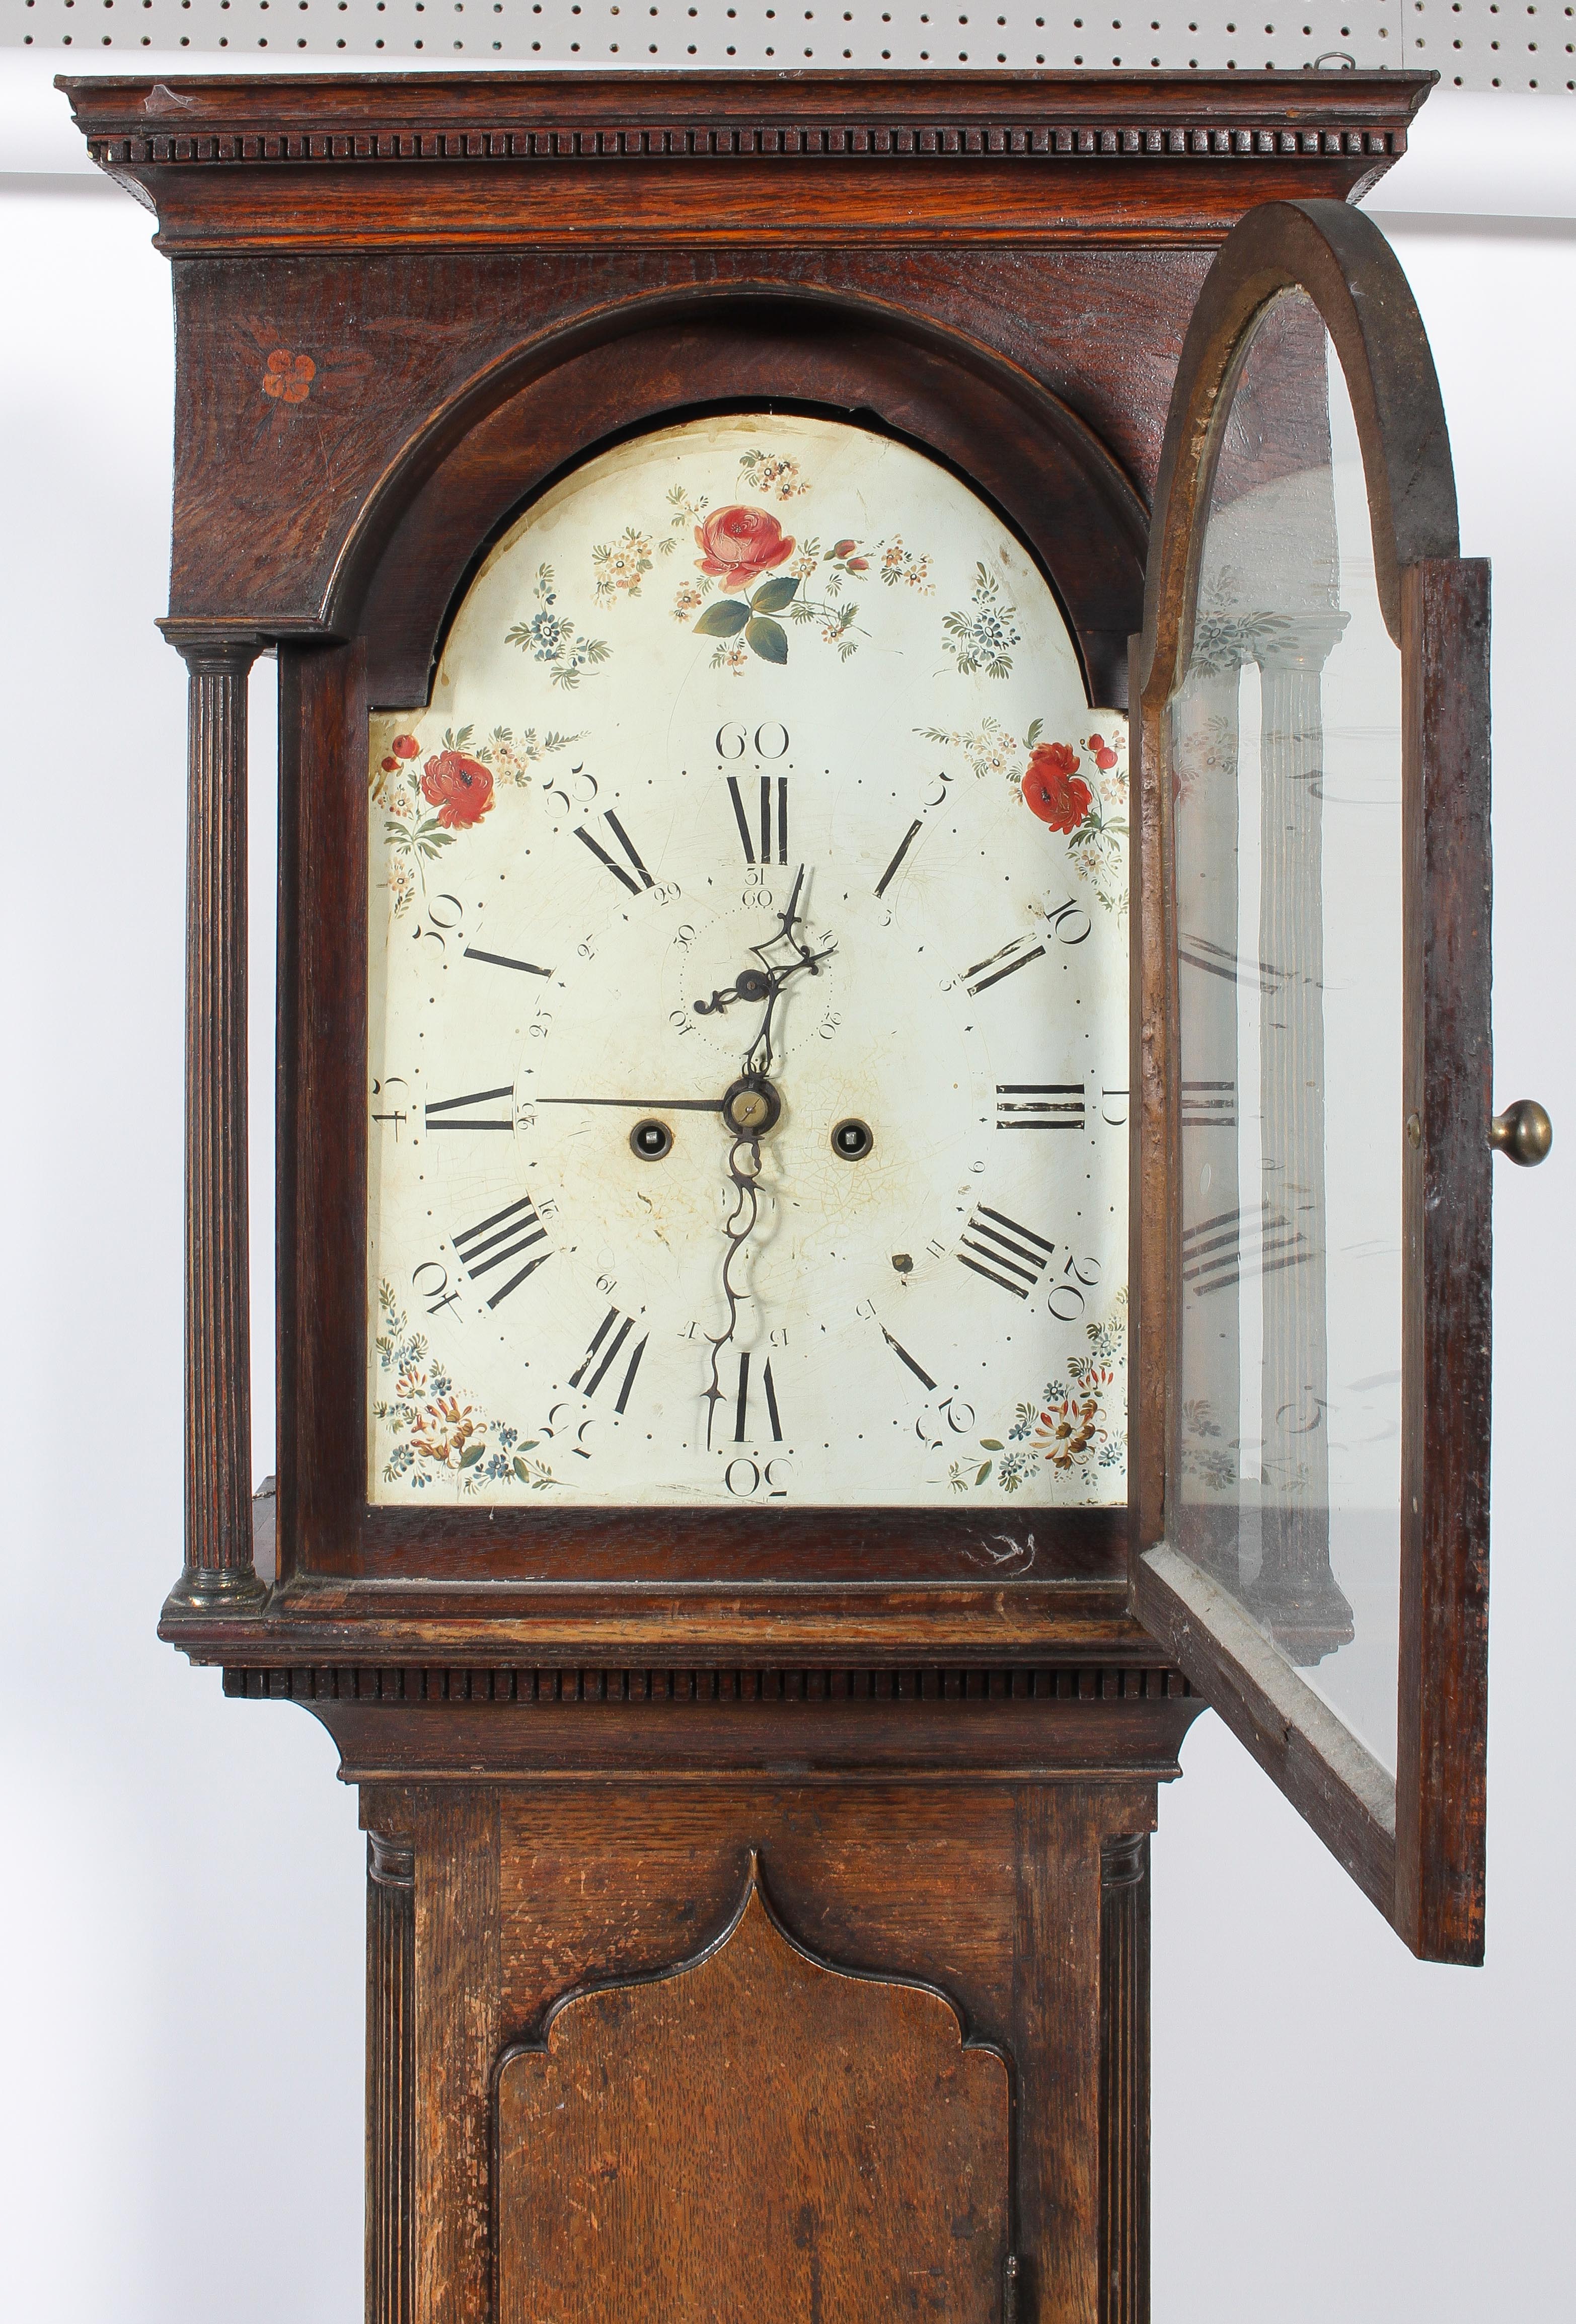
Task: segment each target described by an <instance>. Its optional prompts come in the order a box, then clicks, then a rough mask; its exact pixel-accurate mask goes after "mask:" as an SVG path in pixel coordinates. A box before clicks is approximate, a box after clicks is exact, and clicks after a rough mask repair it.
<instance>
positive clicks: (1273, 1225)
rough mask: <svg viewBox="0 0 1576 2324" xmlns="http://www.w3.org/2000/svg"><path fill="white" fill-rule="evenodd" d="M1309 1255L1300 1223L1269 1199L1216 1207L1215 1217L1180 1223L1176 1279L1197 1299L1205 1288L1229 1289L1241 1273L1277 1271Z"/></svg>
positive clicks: (1308, 1245) (1300, 1264)
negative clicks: (1242, 1207) (1189, 1287)
mask: <svg viewBox="0 0 1576 2324" xmlns="http://www.w3.org/2000/svg"><path fill="white" fill-rule="evenodd" d="M1312 1257H1313V1246H1312V1244H1311V1243H1310V1242H1309V1241H1308V1239H1307V1237H1306V1236H1305V1235H1304V1233H1303V1232H1302V1231H1301V1229H1300V1228H1297V1227H1294V1226H1293V1225H1292V1223H1291V1222H1290V1220H1289V1219H1286V1218H1285V1217H1283V1216H1282V1214H1281V1213H1280V1212H1279V1211H1277V1210H1276V1209H1275V1208H1274V1207H1273V1206H1272V1205H1271V1204H1270V1203H1258V1205H1257V1206H1256V1207H1254V1208H1253V1209H1251V1210H1246V1211H1222V1212H1221V1213H1220V1215H1219V1217H1218V1218H1212V1219H1201V1220H1200V1221H1199V1223H1198V1224H1197V1226H1195V1227H1185V1228H1184V1230H1183V1236H1182V1279H1183V1281H1184V1283H1191V1284H1192V1286H1193V1288H1194V1296H1195V1297H1197V1298H1200V1299H1202V1298H1203V1296H1205V1294H1206V1293H1208V1292H1211V1291H1230V1290H1231V1289H1233V1288H1234V1287H1235V1286H1237V1285H1238V1284H1240V1282H1241V1281H1242V1279H1243V1277H1245V1276H1246V1277H1249V1278H1251V1277H1254V1276H1256V1275H1278V1274H1279V1273H1280V1272H1281V1270H1282V1269H1283V1268H1287V1267H1301V1266H1302V1264H1303V1262H1304V1259H1312Z"/></svg>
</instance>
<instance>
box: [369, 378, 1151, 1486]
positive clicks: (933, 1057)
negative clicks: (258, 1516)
mask: <svg viewBox="0 0 1576 2324" xmlns="http://www.w3.org/2000/svg"><path fill="white" fill-rule="evenodd" d="M371 742H372V785H373V818H372V851H373V853H372V886H371V914H370V969H371V976H370V990H371V1022H370V1028H369V1036H370V1037H369V1066H370V1073H371V1076H372V1095H371V1104H370V1108H369V1111H370V1116H371V1119H370V1123H369V1164H368V1180H369V1184H368V1194H369V1205H368V1207H369V1240H370V1252H369V1284H370V1286H371V1293H372V1299H373V1310H372V1313H371V1314H369V1323H368V1336H369V1412H370V1422H369V1444H368V1489H369V1494H370V1496H371V1498H372V1499H373V1500H374V1501H376V1502H380V1503H383V1504H394V1505H400V1504H410V1503H411V1502H412V1501H415V1500H422V1499H424V1500H426V1501H428V1502H431V1501H433V1500H438V1501H452V1500H454V1499H460V1498H464V1499H482V1500H495V1501H497V1502H499V1503H507V1504H521V1503H530V1502H533V1501H549V1500H551V1501H560V1502H562V1501H570V1502H576V1503H580V1504H586V1503H591V1504H602V1505H606V1506H629V1505H635V1504H651V1503H658V1502H660V1503H668V1504H674V1505H685V1504H688V1505H705V1504H708V1503H710V1504H724V1505H725V1504H729V1503H739V1502H746V1503H749V1504H751V1506H753V1507H755V1508H759V1509H760V1510H761V1511H762V1512H763V1513H769V1512H770V1510H772V1509H774V1508H785V1507H788V1506H790V1505H798V1506H807V1505H814V1504H816V1503H834V1504H840V1505H849V1504H865V1505H882V1504H884V1505H888V1506H891V1505H904V1504H908V1505H915V1506H922V1505H930V1506H945V1505H947V1504H954V1505H959V1506H963V1505H966V1504H972V1505H975V1506H978V1505H979V1504H981V1503H1000V1504H1002V1505H1005V1504H1007V1503H1009V1502H1011V1503H1012V1504H1013V1505H1015V1506H1023V1505H1026V1504H1028V1505H1036V1504H1037V1505H1047V1506H1051V1505H1064V1506H1066V1505H1078V1504H1089V1503H1095V1502H1101V1503H1110V1502H1114V1501H1120V1500H1121V1499H1123V1498H1124V1494H1125V1464H1124V1452H1125V1443H1124V1437H1123V1427H1124V1420H1125V1369H1124V1355H1125V1334H1124V1321H1125V1286H1124V1281H1123V1277H1124V1268H1125V1244H1126V1167H1125V1166H1126V1128H1125V1123H1126V1118H1127V1095H1126V1087H1125V1084H1126V1080H1127V1074H1126V1063H1125V1053H1126V1038H1127V1035H1126V989H1127V927H1126V917H1125V912H1126V807H1125V794H1126V737H1125V727H1124V722H1123V721H1122V719H1121V717H1120V714H1115V713H1111V712H1109V711H1106V712H1101V711H1091V710H1090V709H1089V708H1088V706H1087V705H1086V702H1085V699H1084V696H1083V689H1082V685H1081V682H1080V678H1079V671H1078V665H1077V660H1076V657H1075V655H1074V650H1073V647H1072V644H1071V641H1070V640H1069V638H1068V635H1067V632H1066V629H1065V627H1064V622H1063V621H1062V617H1061V615H1060V613H1059V611H1058V609H1057V606H1056V604H1055V598H1054V597H1053V595H1052V594H1051V592H1050V590H1049V588H1048V587H1047V586H1046V582H1045V581H1044V579H1043V577H1042V576H1041V575H1040V573H1039V571H1038V569H1037V567H1036V566H1035V564H1034V562H1033V561H1032V559H1031V558H1029V556H1028V554H1027V553H1026V551H1025V550H1024V549H1022V547H1021V546H1020V545H1019V544H1018V541H1017V540H1016V539H1013V538H1012V536H1011V535H1010V534H1009V532H1008V531H1007V530H1006V529H1005V528H1004V526H1003V525H1002V523H1001V521H1000V518H999V517H997V516H996V515H995V514H994V512H992V511H991V510H990V509H989V508H988V507H986V506H985V505H984V504H983V503H982V502H980V501H979V500H978V499H976V498H975V497H974V496H973V495H972V493H969V492H968V490H967V489H966V488H965V487H964V486H963V484H960V483H959V482H958V481H957V480H956V479H955V478H954V476H953V475H950V473H948V472H947V471H945V470H944V469H942V468H941V467H939V466H936V465H935V464H934V463H932V462H930V461H928V460H926V459H925V458H924V457H922V456H921V455H919V454H918V453H917V452H915V451H913V450H911V449H909V448H908V447H904V446H901V445H899V444H896V443H893V442H891V441H889V440H888V439H886V438H880V437H876V436H872V435H871V434H869V433H867V432H865V431H863V430H861V429H855V428H853V427H850V426H846V425H843V424H842V423H835V422H830V421H825V420H811V419H806V418H787V417H783V416H780V415H777V416H766V415H758V414H751V415H744V416H741V417H736V418H729V419H723V420H704V421H696V422H691V423H687V424H685V425H683V426H681V427H677V428H673V429H666V430H663V431H662V432H660V433H659V434H657V435H653V436H650V437H646V438H641V439H639V440H638V441H635V442H632V443H630V444H626V445H623V446H621V447H618V448H617V449H615V450H614V451H612V452H610V453H606V454H604V455H602V456H600V457H597V458H596V459H594V460H592V461H590V462H588V463H587V464H586V465H585V466H584V467H582V468H581V469H579V470H578V471H576V474H575V475H572V476H571V477H569V478H568V479H567V481H566V482H565V483H563V484H559V485H558V486H557V487H556V488H555V489H554V490H553V491H552V492H551V493H548V495H546V496H545V497H544V498H543V499H542V500H541V501H539V503H537V504H536V505H535V506H534V507H533V508H532V510H531V511H530V513H529V514H528V515H527V516H526V517H525V518H523V519H522V520H521V521H520V522H519V523H518V524H517V525H516V526H515V527H514V528H513V530H512V531H511V532H510V533H509V534H508V535H507V537H506V538H505V539H503V540H502V542H501V543H500V544H499V546H498V547H497V548H496V549H494V550H493V553H492V555H491V556H490V557H489V558H488V560H487V562H486V563H485V565H484V567H483V569H482V571H481V573H480V575H479V576H478V577H477V579H476V581H475V584H474V585H473V586H472V588H471V590H470V592H469V595H467V597H466V599H465V604H464V605H463V606H462V608H461V610H460V613H459V614H458V616H457V618H456V622H455V625H454V627H453V630H452V632H451V633H450V635H449V638H448V641H447V646H446V649H445V651H444V655H443V659H442V663H441V667H440V669H439V674H438V681H437V684H436V687H435V689H434V695H433V701H432V705H431V706H430V708H429V709H428V710H425V711H420V712H414V711H399V712H388V713H384V712H380V713H378V714H376V715H374V716H373V720H372V736H371Z"/></svg>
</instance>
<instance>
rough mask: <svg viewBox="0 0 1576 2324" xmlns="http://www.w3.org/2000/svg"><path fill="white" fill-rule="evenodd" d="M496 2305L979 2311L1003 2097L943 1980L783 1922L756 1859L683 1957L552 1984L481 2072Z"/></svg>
mask: <svg viewBox="0 0 1576 2324" xmlns="http://www.w3.org/2000/svg"><path fill="white" fill-rule="evenodd" d="M497 2107H498V2220H499V2226H498V2293H499V2300H498V2313H499V2317H500V2319H501V2324H560V2319H561V2324H613V2320H614V2319H618V2324H628V2319H631V2318H634V2317H640V2316H649V2317H651V2318H658V2317H660V2318H662V2319H665V2324H711V2319H714V2318H716V2317H719V2316H726V2315H729V2314H736V2313H737V2312H738V2311H739V2310H740V2309H741V2308H742V2307H743V2306H744V2305H746V2304H747V2302H748V2301H749V2299H750V2296H751V2294H750V2287H751V2285H753V2284H757V2283H759V2282H761V2281H763V2280H764V2281H766V2282H770V2284H771V2286H772V2301H773V2305H774V2307H776V2308H777V2309H778V2310H779V2312H780V2313H782V2314H784V2315H788V2316H797V2317H804V2318H806V2319H821V2318H831V2317H834V2316H836V2317H846V2318H849V2319H870V2324H878V2319H880V2324H887V2319H891V2318H897V2317H904V2316H915V2317H920V2316H935V2317H945V2318H946V2319H950V2324H995V2319H996V2318H997V2316H998V2315H999V2313H1000V2300H1001V2288H1002V2282H1003V2272H1004V2267H1005V2263H1006V2260H1007V2257H1008V2253H1009V2196H1010V2187H1011V2172H1010V2147H1011V2098H1010V2086H1009V2074H1008V2070H1007V2065H1006V2062H1005V2061H1004V2060H1003V2058H1002V2057H1001V2055H1000V2052H998V2051H995V2050H992V2049H989V2048H981V2047H965V2045H964V2043H963V2029H962V2027H961V2025H960V2024H959V2022H958V2018H957V2015H956V2013H955V2011H954V2009H953V2008H952V2006H950V2004H949V2003H948V2002H947V2001H946V2000H945V1998H944V1997H943V1996H942V1995H940V1994H939V1993H936V1992H935V1991H933V1990H929V1989H926V1987H921V1986H917V1985H899V1984H893V1983H889V1982H887V1981H885V1980H882V1979H880V1978H872V1977H868V1976H867V1977H855V1976H850V1975H847V1974H845V1973H841V1972H839V1971H838V1970H837V1969H835V1968H834V1967H833V1966H832V1965H830V1964H828V1963H825V1962H823V1961H821V1960H817V1959H816V1958H815V1957H814V1956H813V1955H811V1954H810V1953H808V1952H806V1951H805V1950H802V1949H801V1948H800V1947H799V1946H798V1945H797V1944H794V1943H792V1942H790V1941H789V1940H788V1937H787V1936H786V1935H785V1934H784V1933H783V1932H782V1930H781V1929H780V1927H779V1925H778V1923H776V1922H775V1921H774V1919H773V1918H772V1916H771V1914H770V1912H769V1910H768V1908H767V1905H766V1904H765V1902H764V1901H763V1898H762V1895H761V1892H760V1886H759V1885H758V1883H757V1879H756V1876H755V1870H754V1866H753V1863H752V1864H751V1877H750V1881H749V1886H748V1888H747V1891H746V1895H745V1900H744V1903H743V1904H742V1908H741V1910H740V1912H739V1914H738V1915H737V1917H736V1918H735V1919H734V1920H733V1923H732V1924H731V1926H730V1927H729V1928H728V1929H727V1930H726V1931H724V1932H723V1935H722V1937H721V1938H720V1939H719V1941H717V1942H716V1943H715V1944H714V1945H713V1946H711V1947H710V1948H709V1949H708V1950H706V1952H705V1953H704V1954H703V1955H701V1956H700V1957H699V1959H698V1960H695V1961H693V1962H689V1963H686V1964H683V1965H681V1966H679V1967H678V1968H677V1969H671V1970H669V1971H668V1972H667V1973H666V1974H664V1975H662V1976H660V1977H658V1978H653V1979H650V1980H647V1981H645V1982H643V1983H638V1984H622V1985H614V1986H610V1987H602V1988H601V1989H600V1990H598V1991H595V1992H592V1993H588V1994H583V1995H580V1996H579V1997H574V1998H571V1999H569V2000H567V2001H566V2002H564V2003H563V2004H562V2005H561V2006H559V2008H558V2010H557V2011H556V2012H555V2014H554V2015H553V2017H552V2018H551V2020H550V2021H549V2024H548V2029H547V2034H546V2039H545V2041H544V2043H542V2044H541V2046H540V2047H529V2048H521V2049H517V2050H515V2051H513V2052H512V2053H510V2054H509V2055H507V2056H506V2057H505V2058H504V2060H503V2061H502V2067H501V2069H500V2071H499V2078H498V2098H497Z"/></svg>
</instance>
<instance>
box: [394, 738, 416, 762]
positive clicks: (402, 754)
mask: <svg viewBox="0 0 1576 2324" xmlns="http://www.w3.org/2000/svg"><path fill="white" fill-rule="evenodd" d="M389 748H390V750H391V751H392V752H393V754H394V756H395V758H396V759H413V758H414V757H415V756H416V753H417V752H418V751H419V749H420V748H421V745H420V743H419V742H418V741H417V740H416V737H415V735H414V734H396V735H395V737H394V739H393V741H392V742H391V743H390V745H389Z"/></svg>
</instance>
